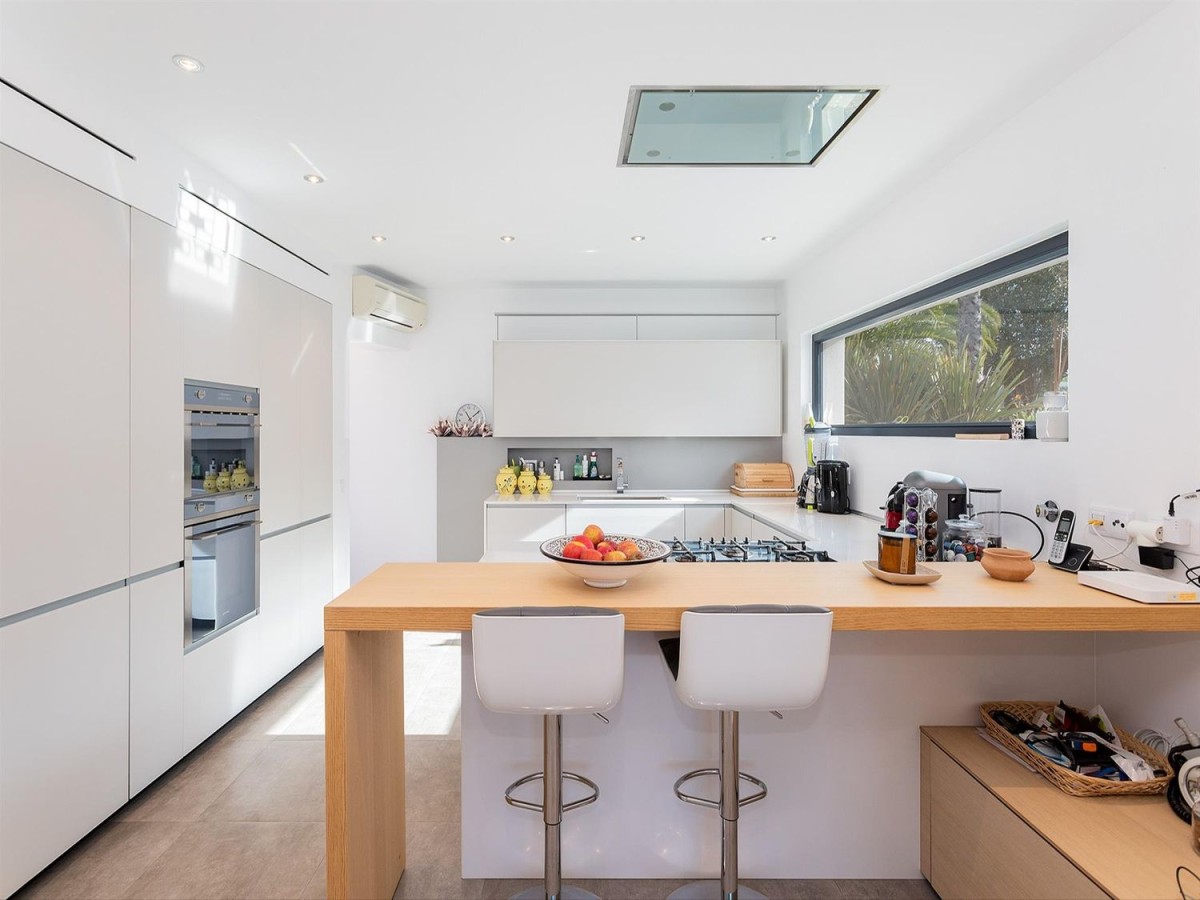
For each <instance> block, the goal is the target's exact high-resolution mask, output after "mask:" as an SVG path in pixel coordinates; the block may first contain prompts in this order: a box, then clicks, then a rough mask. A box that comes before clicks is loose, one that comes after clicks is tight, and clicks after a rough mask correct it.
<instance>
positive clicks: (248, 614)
mask: <svg viewBox="0 0 1200 900" xmlns="http://www.w3.org/2000/svg"><path fill="white" fill-rule="evenodd" d="M183 406H184V435H185V437H184V465H185V466H186V468H187V473H188V477H187V478H186V479H185V483H187V484H188V485H189V486H190V487H189V491H188V496H187V497H186V498H184V505H183V537H184V557H183V566H184V622H183V643H184V649H185V651H186V650H188V649H191V648H194V647H196V646H198V645H199V644H201V643H203V642H205V641H207V640H209V639H211V638H213V637H215V636H216V635H218V634H220V633H222V632H224V631H227V630H229V629H230V628H233V627H234V626H236V625H238V624H240V623H242V622H244V621H246V620H248V619H250V618H252V617H253V616H255V615H257V614H258V602H259V556H258V554H259V546H258V544H259V523H260V520H259V488H258V461H259V423H258V412H259V396H258V389H257V388H250V387H238V386H235V385H229V384H216V383H213V382H206V381H185V382H184V403H183Z"/></svg>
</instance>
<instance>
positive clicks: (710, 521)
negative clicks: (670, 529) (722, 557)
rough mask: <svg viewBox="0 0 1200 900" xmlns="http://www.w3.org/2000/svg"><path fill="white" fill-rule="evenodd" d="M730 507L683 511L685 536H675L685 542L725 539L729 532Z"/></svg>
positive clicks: (695, 508)
mask: <svg viewBox="0 0 1200 900" xmlns="http://www.w3.org/2000/svg"><path fill="white" fill-rule="evenodd" d="M729 513H730V509H729V507H728V506H689V507H687V508H686V509H685V510H684V511H683V534H682V535H675V536H677V537H682V538H683V539H684V540H685V541H699V540H708V539H709V538H718V539H720V538H723V537H724V536H725V535H726V533H727V532H728V527H729V526H728V518H729Z"/></svg>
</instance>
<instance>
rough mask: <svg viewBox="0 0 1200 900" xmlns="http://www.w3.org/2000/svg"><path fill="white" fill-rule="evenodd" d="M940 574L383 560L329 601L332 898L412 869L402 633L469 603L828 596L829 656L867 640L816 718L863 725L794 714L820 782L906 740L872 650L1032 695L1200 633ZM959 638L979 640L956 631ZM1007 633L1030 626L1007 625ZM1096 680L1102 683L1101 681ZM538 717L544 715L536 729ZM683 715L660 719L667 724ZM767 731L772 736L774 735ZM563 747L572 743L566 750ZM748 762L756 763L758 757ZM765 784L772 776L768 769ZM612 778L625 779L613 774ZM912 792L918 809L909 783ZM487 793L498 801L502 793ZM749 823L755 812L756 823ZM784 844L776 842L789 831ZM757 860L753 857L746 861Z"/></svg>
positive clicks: (454, 626)
mask: <svg viewBox="0 0 1200 900" xmlns="http://www.w3.org/2000/svg"><path fill="white" fill-rule="evenodd" d="M938 568H939V569H940V570H941V571H942V572H943V578H942V579H941V580H940V581H939V582H937V583H936V584H934V585H929V586H924V587H906V588H900V587H894V586H891V585H886V584H884V583H882V582H879V581H876V580H875V579H873V578H872V577H871V576H870V575H869V574H868V573H867V572H866V570H865V569H864V568H863V567H862V565H861V563H858V562H843V563H829V564H821V565H806V566H750V567H745V566H730V567H723V566H682V565H673V566H672V565H667V564H664V565H663V566H662V567H656V570H655V571H653V572H650V573H646V574H645V575H644V576H642V577H640V578H638V579H636V580H634V581H631V582H629V583H628V584H627V585H625V586H624V587H622V588H620V589H618V590H615V591H597V590H594V589H591V588H588V587H586V586H585V585H583V583H582V582H581V581H579V580H578V579H575V578H573V577H571V576H569V575H567V574H566V573H564V572H562V571H561V570H560V569H558V567H556V566H552V565H544V564H539V563H510V564H495V565H479V564H473V563H410V564H392V565H386V566H383V567H381V568H380V569H378V570H377V571H376V572H374V573H372V574H371V575H370V576H368V577H367V578H365V579H363V580H362V581H361V582H359V583H358V584H357V585H355V586H354V587H352V588H351V589H350V590H349V591H347V592H346V593H344V594H343V595H342V596H340V597H338V598H337V599H336V600H334V601H333V602H332V603H331V604H329V606H327V607H326V609H325V628H326V641H325V667H326V722H327V725H326V729H327V730H326V809H327V826H328V827H327V841H328V891H329V896H330V897H356V898H358V897H387V896H390V895H391V894H392V893H393V891H394V889H395V886H396V884H397V882H398V881H399V879H400V876H401V875H402V874H403V871H404V866H405V837H404V728H403V720H404V716H403V702H404V700H403V698H404V692H403V632H404V631H406V630H418V631H463V632H467V631H469V630H470V625H471V621H470V620H471V615H472V614H473V613H474V612H476V611H478V610H481V609H488V608H495V607H500V606H519V605H546V606H549V605H603V606H609V607H613V608H616V609H619V610H621V611H622V612H623V613H624V614H625V617H626V628H627V630H629V631H631V632H647V631H648V632H655V631H671V630H675V629H677V628H678V626H679V620H680V615H681V613H682V611H683V610H684V609H686V608H688V607H691V606H697V605H702V604H705V603H729V602H735V603H780V602H792V603H803V602H808V603H820V604H823V605H825V606H828V607H830V608H831V609H833V611H834V629H835V631H837V632H839V633H841V632H848V633H853V632H860V633H862V634H857V635H855V634H846V635H841V634H835V650H837V642H838V641H839V640H843V639H849V640H851V641H856V642H857V643H853V644H852V645H848V646H847V652H846V653H845V655H844V658H843V660H842V662H841V663H839V662H838V661H837V660H836V659H835V660H833V661H831V667H830V682H829V684H828V685H827V695H830V694H831V693H832V689H833V688H834V687H835V686H836V685H837V684H838V683H839V682H840V683H841V684H843V685H848V686H849V685H853V689H852V690H851V691H850V695H849V697H839V698H836V699H835V700H829V701H828V702H826V701H825V700H823V701H822V703H820V704H818V707H814V712H813V713H812V715H813V716H818V715H820V714H822V713H825V714H827V715H833V714H835V713H837V712H838V711H839V708H840V709H846V708H847V707H850V706H856V707H858V708H859V709H860V710H861V714H860V715H859V719H860V720H861V721H860V723H859V725H858V726H857V727H856V728H855V729H854V730H853V731H845V732H844V733H843V732H839V733H830V727H831V726H830V725H829V724H828V723H821V722H820V721H817V720H815V719H811V718H806V716H807V715H808V713H809V711H805V713H803V714H797V715H796V716H794V717H789V718H790V721H791V723H792V724H791V725H790V727H793V728H804V727H807V726H812V727H813V728H815V729H816V730H815V731H813V732H811V733H810V734H809V735H807V736H806V737H805V738H804V739H805V740H806V741H808V742H809V743H811V742H812V741H814V740H820V741H822V742H824V743H823V746H825V747H827V748H828V751H830V752H829V753H828V754H827V755H828V756H829V761H828V767H827V768H828V771H821V772H817V773H815V774H816V775H817V776H818V777H819V778H820V779H822V780H837V779H844V780H845V781H846V782H847V784H848V783H850V782H851V781H852V780H853V778H852V776H853V774H854V773H853V772H849V771H846V770H845V769H844V768H842V767H841V766H840V765H839V759H838V757H839V756H845V753H844V751H845V750H847V749H849V748H850V747H851V746H855V745H858V744H859V743H860V742H862V741H871V740H875V741H881V742H882V741H885V740H886V741H892V742H893V743H894V742H895V740H897V738H896V737H895V735H893V734H890V733H884V732H879V733H877V734H876V735H875V736H874V737H872V735H871V721H870V718H871V717H872V716H875V715H883V714H884V712H885V711H884V710H881V709H879V708H878V707H875V706H872V705H871V704H872V700H873V697H872V692H873V691H875V690H877V691H878V693H879V695H880V696H881V697H885V696H887V692H888V691H889V690H893V689H894V688H895V684H894V683H886V682H884V681H880V682H878V683H877V685H876V683H875V682H874V681H871V682H868V683H862V682H858V683H854V678H855V672H856V670H857V669H859V668H861V666H860V665H859V663H860V662H861V660H863V659H866V658H867V657H876V658H878V657H884V656H888V657H894V658H903V659H906V660H917V661H918V662H920V661H922V660H923V659H924V658H925V656H926V655H940V656H941V657H942V658H943V659H944V658H947V657H952V663H953V664H955V665H957V664H958V662H961V668H962V670H963V676H962V679H960V680H962V681H964V683H965V682H966V680H967V676H968V674H970V675H971V677H973V678H974V679H975V681H974V682H973V684H974V691H976V692H977V691H987V690H989V689H991V690H1001V689H1012V690H1021V689H1025V690H1028V691H1034V690H1036V689H1037V688H1038V687H1039V686H1042V685H1044V684H1045V683H1048V682H1052V683H1053V684H1055V685H1058V686H1060V687H1061V689H1062V690H1063V691H1067V690H1073V691H1075V692H1077V693H1082V692H1083V691H1084V690H1085V689H1087V687H1088V684H1089V682H1088V681H1087V675H1086V672H1087V671H1089V670H1090V668H1091V667H1092V666H1093V663H1094V659H1090V658H1089V656H1088V654H1089V653H1091V647H1092V637H1091V635H1092V633H1095V632H1197V631H1200V606H1181V607H1162V606H1144V605H1141V604H1137V603H1134V602H1132V601H1129V600H1124V599H1122V598H1119V597H1115V596H1112V595H1109V594H1104V593H1101V592H1099V591H1094V590H1091V589H1088V588H1084V587H1080V586H1079V585H1078V584H1077V582H1076V581H1075V579H1074V577H1073V576H1070V575H1067V574H1065V573H1062V572H1058V571H1056V570H1053V569H1050V568H1049V567H1047V566H1044V565H1039V566H1038V570H1037V572H1035V574H1034V575H1033V576H1032V577H1031V578H1030V580H1028V581H1026V582H1022V583H1018V584H1009V583H1004V582H999V581H994V580H992V579H990V578H988V577H987V575H986V574H985V573H984V572H983V571H982V570H981V569H980V568H979V567H978V566H974V565H964V564H939V565H938ZM893 632H949V633H955V634H947V635H944V636H943V637H945V638H946V639H947V640H952V641H954V642H955V643H954V644H953V646H951V645H948V644H934V645H925V644H920V643H914V640H915V639H918V638H925V637H928V638H930V639H937V638H938V637H939V636H938V635H905V634H891V633H893ZM961 632H977V633H979V634H978V635H977V636H972V635H962V634H957V633H961ZM1004 632H1018V633H1026V634H1024V635H1022V634H1015V635H1013V634H1009V635H1005V634H1001V633H1004ZM1030 632H1048V633H1050V634H1029V633H1030ZM963 641H966V644H963V643H962V642H963ZM1027 644H1038V646H1037V647H1036V648H1035V650H1034V651H1033V652H1034V653H1035V656H1036V664H1034V665H1032V666H1030V665H1027V664H1025V663H1023V664H1022V667H1021V668H1022V671H1020V672H1016V673H1015V674H1013V675H1012V676H1011V677H1010V676H1009V669H1010V668H1011V661H1012V656H1013V655H1014V654H1017V655H1020V654H1024V653H1025V652H1026V651H1025V649H1024V647H1025V646H1026V645H1027ZM1022 658H1023V659H1024V657H1022ZM1047 660H1051V661H1052V662H1053V665H1052V667H1051V668H1050V669H1047V670H1046V671H1045V672H1044V673H1043V677H1042V679H1041V680H1039V678H1037V677H1033V676H1034V675H1036V674H1037V671H1039V670H1041V669H1042V668H1044V667H1045V666H1046V665H1047ZM1026 662H1027V661H1026ZM952 668H953V666H952ZM1026 670H1028V671H1026ZM1026 676H1028V677H1026ZM921 677H924V678H928V676H927V675H926V676H919V677H918V678H917V680H916V681H914V682H913V685H912V687H911V688H907V689H906V690H918V689H922V688H924V687H925V686H926V684H927V682H922V681H921V680H920V678H921ZM938 677H939V678H941V677H942V676H940V675H939V676H938ZM889 678H890V676H889ZM891 681H893V682H894V681H895V679H894V678H891ZM634 684H635V681H634V679H633V678H632V677H627V683H626V691H627V693H628V692H630V691H631V690H633V689H634ZM1090 685H1091V690H1093V691H1094V681H1092V682H1090ZM937 687H938V686H937V685H928V690H930V691H935V690H936V689H937ZM467 690H472V689H471V688H468V689H467ZM466 693H467V691H464V694H466ZM986 699H1000V698H999V697H996V696H977V697H976V698H975V702H979V701H982V700H986ZM885 705H886V706H887V707H888V708H894V707H895V705H896V704H895V702H894V700H888V701H887V702H886V704H885ZM955 709H956V710H958V707H955ZM619 710H620V707H619V706H618V711H619ZM851 712H853V710H851ZM958 714H959V715H961V714H962V713H961V711H959V712H958ZM913 715H917V716H918V718H915V719H913V720H912V721H911V722H904V723H903V728H901V729H900V733H902V734H903V735H904V736H905V737H903V738H901V740H908V738H909V737H911V744H912V751H911V756H912V760H911V762H912V764H911V766H908V760H907V757H908V756H909V755H910V753H909V750H908V748H907V746H906V747H905V748H903V750H901V749H900V748H893V749H892V750H891V751H888V752H891V753H892V755H893V756H894V757H897V758H900V757H902V758H903V761H904V764H905V766H906V767H910V768H911V770H912V777H913V779H914V785H915V779H916V772H917V766H916V761H915V760H916V753H917V750H916V748H917V727H918V726H919V725H921V724H931V723H929V722H923V721H921V720H920V717H919V716H920V715H921V714H919V713H915V712H914V713H913ZM510 718H514V719H515V718H517V717H510ZM530 718H531V719H533V718H535V717H530ZM901 718H903V717H901ZM537 724H538V723H536V722H534V723H533V726H532V727H534V728H536V727H537ZM675 724H676V723H674V722H669V723H662V727H664V728H666V727H671V726H674V725H675ZM785 724H788V723H785ZM620 725H621V722H620V720H619V719H617V718H614V723H613V732H614V733H615V732H616V731H617V729H618V727H619V726H620ZM744 727H745V726H744ZM839 727H841V726H839ZM893 727H895V726H894V725H893ZM910 732H911V734H910ZM762 737H763V739H764V740H770V739H771V737H772V736H771V735H770V734H764V735H763V736H762ZM776 737H777V736H776ZM753 740H754V734H753V732H751V733H750V734H748V735H747V739H746V743H747V745H752V743H753ZM885 746H887V745H886V744H885ZM569 748H570V741H568V752H570V750H569ZM748 758H749V759H752V753H751V754H748ZM568 762H569V761H568ZM672 766H673V768H678V769H679V770H680V772H682V771H683V769H684V768H685V767H686V766H685V765H684V763H682V762H679V761H675V762H673V763H672ZM527 768H528V769H534V768H536V757H535V756H532V755H531V756H529V757H528V758H527ZM748 768H749V767H748ZM809 774H810V775H811V774H813V773H809ZM777 777H778V776H777ZM767 780H768V781H769V782H772V776H771V775H770V774H769V775H768V776H767ZM602 784H604V782H602ZM775 784H776V783H775V782H772V789H773V793H772V797H771V800H768V801H767V804H765V805H770V803H771V801H772V800H773V801H775V802H776V803H777V804H781V805H782V804H787V805H790V806H792V807H797V806H801V805H804V804H808V803H809V802H811V801H812V798H811V797H809V796H803V793H795V792H794V791H793V788H792V787H790V786H787V785H784V786H783V787H782V788H781V789H780V790H779V791H778V792H775ZM606 786H611V787H612V788H614V789H615V788H617V787H618V785H617V784H613V783H612V782H611V781H610V782H608V785H606ZM502 787H503V785H501V788H502ZM912 790H913V793H914V795H913V797H912V798H911V799H912V801H913V805H914V807H915V787H914V788H913V789H912ZM896 791H897V792H898V793H900V794H904V793H905V792H907V791H908V788H907V787H905V786H903V785H898V786H897V787H896ZM880 799H881V800H886V797H881V798H880ZM485 800H487V801H489V802H491V801H494V802H497V803H499V805H500V806H503V803H502V801H500V800H498V799H497V798H493V797H487V798H485ZM815 812H819V813H820V816H819V817H818V818H820V819H822V820H821V821H817V823H816V824H817V826H818V827H821V828H824V829H826V830H830V829H832V830H834V831H836V830H837V829H838V828H840V827H842V826H843V824H844V826H845V827H853V828H855V829H857V832H858V833H861V834H863V835H864V840H865V839H867V838H869V837H870V835H871V833H872V832H874V831H875V830H878V829H882V830H883V831H884V832H890V831H894V830H895V828H896V826H897V823H896V822H894V821H887V819H888V817H887V816H886V815H878V812H879V810H878V809H876V810H874V811H873V810H872V809H871V808H866V809H863V808H858V806H857V804H856V803H848V804H843V805H842V808H840V809H824V808H822V809H820V810H808V811H807V813H808V818H813V814H814V813H815ZM873 815H874V820H873V819H872V818H871V817H872V816H873ZM864 816H865V817H866V818H864ZM534 818H536V817H534ZM464 821H466V817H464ZM752 821H753V820H752V819H749V818H747V820H746V824H747V825H749V823H750V822H752ZM470 824H471V823H468V827H470ZM476 824H478V823H476ZM703 824H704V826H707V827H708V831H710V832H711V830H712V829H711V825H712V823H711V822H707V821H706V820H705V821H704V823H703ZM900 825H901V826H902V827H908V826H911V829H912V831H913V836H912V844H913V848H914V849H913V851H912V853H911V856H912V862H911V865H912V869H913V871H914V872H915V871H916V867H917V863H918V858H917V851H916V849H915V848H916V822H915V817H914V820H913V821H912V822H902V823H900ZM777 837H778V836H777ZM787 837H788V836H787V835H786V834H784V835H782V838H783V839H787ZM796 840H797V841H799V838H797V839H796ZM754 846H755V836H754V832H753V830H752V826H750V827H748V828H747V832H746V839H745V841H744V850H745V851H746V852H747V853H749V852H750V848H753V847H754ZM750 863H752V860H748V864H750ZM864 874H866V873H864Z"/></svg>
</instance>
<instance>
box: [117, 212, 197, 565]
mask: <svg viewBox="0 0 1200 900" xmlns="http://www.w3.org/2000/svg"><path fill="white" fill-rule="evenodd" d="M131 216H132V221H131V223H130V225H131V231H130V237H131V254H132V255H131V263H130V276H131V279H132V283H131V288H130V293H129V299H130V312H129V396H130V405H131V408H132V409H133V410H136V413H135V414H134V415H133V416H132V418H131V422H130V437H131V441H130V448H129V452H130V460H129V471H130V478H129V503H130V525H129V572H130V574H131V575H137V574H140V573H142V572H149V571H151V570H152V569H157V568H159V567H160V566H166V565H170V564H172V563H177V562H179V561H180V560H182V559H183V499H184V497H185V496H186V495H187V487H186V486H185V484H184V474H185V473H184V466H185V465H186V461H185V460H184V458H183V451H182V447H183V379H184V369H183V311H184V303H185V302H186V300H187V298H188V297H191V296H194V295H195V294H197V293H198V292H202V291H203V289H204V285H203V283H202V279H203V276H202V275H201V274H199V273H197V272H196V271H195V270H194V269H192V268H190V267H189V266H187V265H186V264H185V263H184V262H182V261H181V260H180V258H179V251H180V248H181V246H182V244H183V243H184V239H183V238H181V237H180V235H179V233H178V232H177V231H176V230H175V228H173V227H172V226H170V225H167V224H166V223H165V222H160V221H159V220H158V219H155V218H153V217H151V216H148V215H146V214H145V213H143V212H139V211H138V210H133V211H132V213H131Z"/></svg>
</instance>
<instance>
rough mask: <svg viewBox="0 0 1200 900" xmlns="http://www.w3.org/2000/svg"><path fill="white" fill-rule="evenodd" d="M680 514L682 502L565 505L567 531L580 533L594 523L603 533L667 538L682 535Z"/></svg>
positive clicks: (682, 526) (658, 538) (664, 539)
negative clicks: (636, 504)
mask: <svg viewBox="0 0 1200 900" xmlns="http://www.w3.org/2000/svg"><path fill="white" fill-rule="evenodd" d="M628 502H633V501H628ZM683 516H684V511H683V507H682V506H634V507H628V506H599V505H596V506H568V507H567V531H568V532H569V533H571V534H579V533H580V532H581V531H583V529H584V528H586V527H587V526H588V525H590V524H593V523H595V524H596V525H599V526H600V528H601V529H603V531H604V532H605V533H606V534H632V535H637V536H638V537H648V538H654V540H657V541H669V540H671V539H672V538H678V537H683V534H684V531H685V529H684V524H683Z"/></svg>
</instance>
